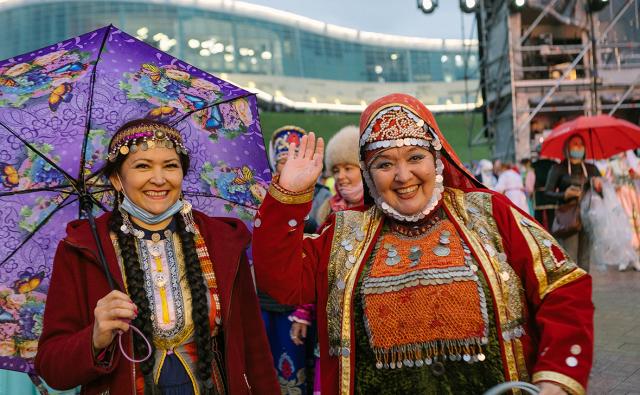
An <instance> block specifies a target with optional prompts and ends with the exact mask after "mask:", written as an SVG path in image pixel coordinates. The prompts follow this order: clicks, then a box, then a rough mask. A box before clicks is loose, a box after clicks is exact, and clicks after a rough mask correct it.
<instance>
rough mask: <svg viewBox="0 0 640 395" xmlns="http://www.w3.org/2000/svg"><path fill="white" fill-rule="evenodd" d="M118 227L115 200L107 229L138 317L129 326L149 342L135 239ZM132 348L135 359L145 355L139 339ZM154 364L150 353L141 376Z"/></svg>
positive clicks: (148, 311) (150, 330) (149, 328)
mask: <svg viewBox="0 0 640 395" xmlns="http://www.w3.org/2000/svg"><path fill="white" fill-rule="evenodd" d="M120 226H122V216H121V214H120V211H119V210H118V202H117V199H116V203H115V205H114V209H113V215H112V216H111V220H110V223H109V228H110V230H111V231H112V232H114V233H115V234H116V235H117V237H118V246H119V247H120V254H121V256H122V263H123V266H124V271H125V275H126V277H127V291H128V293H129V296H130V297H131V300H132V301H133V303H135V305H136V307H138V316H137V317H136V318H135V319H134V320H133V321H132V322H131V324H132V325H134V326H135V327H136V328H138V329H140V331H141V332H142V333H143V334H144V336H145V337H146V338H147V339H149V340H151V339H153V325H152V324H151V308H150V307H149V299H147V295H146V293H145V290H144V272H143V271H142V269H141V268H140V263H139V260H138V252H137V250H136V245H135V243H136V241H135V237H134V236H132V235H125V234H124V233H122V231H121V230H120ZM150 344H151V347H152V351H153V349H154V348H155V347H154V346H153V342H150ZM133 348H134V352H135V355H136V356H137V358H141V357H142V356H143V355H146V354H147V345H146V343H145V342H144V341H142V339H140V338H139V337H134V341H133ZM154 363H155V358H154V353H153V352H152V353H151V356H150V357H149V358H148V359H147V360H145V361H143V362H140V370H141V371H142V374H143V375H148V374H150V373H152V371H153V365H154Z"/></svg>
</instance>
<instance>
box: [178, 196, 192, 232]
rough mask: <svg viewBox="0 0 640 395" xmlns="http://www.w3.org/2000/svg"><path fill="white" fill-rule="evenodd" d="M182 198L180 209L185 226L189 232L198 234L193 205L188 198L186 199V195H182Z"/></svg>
mask: <svg viewBox="0 0 640 395" xmlns="http://www.w3.org/2000/svg"><path fill="white" fill-rule="evenodd" d="M180 200H182V208H181V209H180V215H182V219H183V220H184V225H185V226H184V227H185V229H186V230H187V232H190V233H193V234H196V222H195V220H194V219H193V211H192V208H193V206H192V205H191V203H189V202H188V201H187V200H185V198H184V195H182V196H181V197H180Z"/></svg>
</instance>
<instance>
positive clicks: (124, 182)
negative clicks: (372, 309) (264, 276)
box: [36, 120, 278, 395]
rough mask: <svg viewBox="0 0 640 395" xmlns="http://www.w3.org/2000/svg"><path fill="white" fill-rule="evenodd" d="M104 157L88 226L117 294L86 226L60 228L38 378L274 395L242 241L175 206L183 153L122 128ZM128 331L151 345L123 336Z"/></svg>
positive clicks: (169, 135)
mask: <svg viewBox="0 0 640 395" xmlns="http://www.w3.org/2000/svg"><path fill="white" fill-rule="evenodd" d="M108 159H109V162H108V164H107V165H106V166H105V168H104V170H103V171H104V174H105V175H106V176H107V177H108V178H109V180H110V181H111V183H112V185H113V187H114V189H115V190H116V194H117V198H116V201H115V203H114V210H113V212H111V213H107V214H105V215H103V216H102V217H100V218H98V219H97V220H96V222H97V227H98V234H99V236H100V239H101V241H102V244H103V246H105V255H106V258H107V261H108V265H109V269H110V272H111V275H112V276H113V278H114V279H116V281H117V283H118V289H117V290H111V289H110V288H109V285H108V283H107V279H106V277H105V275H104V273H102V272H101V269H100V265H99V264H98V263H97V259H96V258H95V256H96V253H95V252H94V251H96V245H95V241H94V240H93V238H92V236H91V232H90V231H89V225H88V223H87V221H76V222H74V223H71V224H70V225H69V227H68V229H67V236H66V238H65V239H64V240H63V241H62V242H61V243H60V245H59V246H58V250H57V253H56V258H55V262H54V266H53V276H52V279H51V286H50V291H49V295H48V299H47V305H46V310H45V315H44V328H43V332H42V336H41V337H40V344H39V351H38V355H37V357H36V369H37V370H38V372H39V374H40V375H41V376H42V377H43V378H44V379H45V380H46V381H47V383H49V384H50V385H52V386H53V387H55V388H59V389H65V388H72V387H75V386H78V385H81V386H82V388H83V391H85V392H86V393H88V394H98V393H100V394H102V393H108V392H109V391H111V393H116V392H117V393H134V392H135V393H138V394H160V393H162V394H165V393H171V394H174V395H181V394H203V395H207V394H210V395H213V394H215V395H218V394H249V393H251V392H252V391H255V393H265V394H266V393H275V392H276V391H277V388H278V385H277V382H276V379H275V374H274V369H273V362H272V361H271V358H270V355H269V346H268V344H267V338H266V336H265V333H264V330H263V329H262V326H261V325H259V324H257V323H260V311H259V308H258V302H257V298H256V295H255V291H254V286H253V281H252V278H251V273H250V270H249V266H248V263H247V259H246V256H245V248H246V246H247V245H248V243H249V237H250V235H249V232H248V231H247V229H246V227H245V226H244V225H243V224H242V222H240V221H238V220H233V219H229V218H224V219H223V218H211V217H207V216H206V215H204V214H202V213H200V212H197V211H192V209H191V204H190V203H189V202H188V201H186V200H184V198H182V197H181V195H182V181H183V178H184V176H185V174H186V173H187V172H188V170H189V154H188V152H187V149H186V147H185V144H184V142H183V140H182V136H181V135H180V133H179V132H178V131H177V130H176V129H174V128H172V127H170V126H168V125H165V124H163V123H159V122H152V121H148V120H138V121H132V122H130V123H127V124H125V125H123V126H122V127H121V128H120V129H119V130H118V131H117V132H116V133H115V135H114V136H113V138H112V139H111V143H110V144H109V156H108ZM70 301H72V302H73V303H69V302H70ZM130 324H131V325H133V326H135V327H136V328H138V329H139V330H140V331H141V332H142V334H143V335H144V337H146V338H147V339H149V340H150V342H151V344H150V345H149V344H147V343H146V342H145V340H144V339H143V338H142V337H140V336H135V337H133V338H132V337H131V336H130V332H128V331H129V328H130V326H129V325H130ZM249 326H252V327H253V328H254V329H252V330H251V332H250V333H249V332H248V331H245V330H244V329H243V328H247V327H249ZM118 333H124V335H123V337H124V339H123V342H122V344H123V345H124V350H123V351H121V349H118V347H116V344H117V343H118V341H114V339H115V337H116V335H117V334H118ZM149 347H151V350H149V349H148V348H149ZM150 351H151V353H150V355H149V352H150ZM122 352H124V354H123V355H121V354H122ZM62 354H64V355H65V358H64V359H60V357H59V356H60V355H62ZM136 360H137V361H136ZM136 362H139V364H138V363H136Z"/></svg>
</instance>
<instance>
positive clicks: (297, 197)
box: [269, 183, 314, 204]
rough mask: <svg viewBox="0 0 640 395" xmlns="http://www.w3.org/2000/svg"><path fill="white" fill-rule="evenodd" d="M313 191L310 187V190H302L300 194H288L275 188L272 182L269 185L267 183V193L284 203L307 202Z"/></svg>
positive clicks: (311, 198) (310, 198) (310, 199)
mask: <svg viewBox="0 0 640 395" xmlns="http://www.w3.org/2000/svg"><path fill="white" fill-rule="evenodd" d="M313 192H314V190H313V189H311V190H310V191H304V192H303V193H300V194H288V193H284V192H282V191H280V190H279V189H278V188H276V187H275V185H274V183H271V185H269V195H271V196H273V198H274V199H276V200H277V201H279V202H280V203H284V204H301V203H308V202H310V201H312V200H313Z"/></svg>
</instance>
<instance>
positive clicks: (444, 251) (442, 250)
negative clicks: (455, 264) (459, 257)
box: [432, 246, 451, 257]
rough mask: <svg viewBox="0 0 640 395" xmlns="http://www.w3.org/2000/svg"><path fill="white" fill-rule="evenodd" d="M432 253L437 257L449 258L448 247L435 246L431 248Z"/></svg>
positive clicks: (449, 251)
mask: <svg viewBox="0 0 640 395" xmlns="http://www.w3.org/2000/svg"><path fill="white" fill-rule="evenodd" d="M432 251H433V253H434V254H436V255H437V256H439V257H445V256H449V254H451V250H450V249H449V248H448V247H444V246H437V247H434V248H433V250H432Z"/></svg>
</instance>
